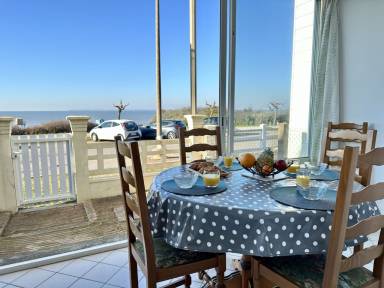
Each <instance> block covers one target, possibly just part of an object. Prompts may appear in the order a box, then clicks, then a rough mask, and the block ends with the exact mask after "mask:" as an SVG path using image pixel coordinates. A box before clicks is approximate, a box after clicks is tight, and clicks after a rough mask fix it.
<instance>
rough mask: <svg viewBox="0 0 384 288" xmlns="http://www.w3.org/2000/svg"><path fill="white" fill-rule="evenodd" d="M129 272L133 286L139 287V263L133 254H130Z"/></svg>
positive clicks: (133, 287)
mask: <svg viewBox="0 0 384 288" xmlns="http://www.w3.org/2000/svg"><path fill="white" fill-rule="evenodd" d="M129 272H130V274H131V275H130V277H129V279H130V282H131V288H138V287H139V280H138V278H137V263H136V260H135V258H133V256H132V255H129Z"/></svg>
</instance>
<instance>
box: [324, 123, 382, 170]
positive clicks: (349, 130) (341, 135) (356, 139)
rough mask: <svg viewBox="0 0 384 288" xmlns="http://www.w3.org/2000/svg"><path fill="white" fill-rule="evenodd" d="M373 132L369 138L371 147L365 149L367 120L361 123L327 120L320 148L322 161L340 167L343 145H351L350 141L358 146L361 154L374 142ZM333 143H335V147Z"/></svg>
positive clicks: (370, 148)
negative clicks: (322, 145) (337, 122)
mask: <svg viewBox="0 0 384 288" xmlns="http://www.w3.org/2000/svg"><path fill="white" fill-rule="evenodd" d="M373 133H374V134H375V135H372V137H373V138H374V139H370V140H371V141H369V142H370V145H371V147H369V149H367V141H368V122H364V123H363V124H362V125H359V124H354V123H339V124H334V123H332V122H329V123H328V127H327V129H326V132H325V143H324V148H323V150H322V154H323V155H322V158H323V162H324V163H327V164H329V165H330V166H339V167H341V160H342V158H343V148H344V147H343V146H346V145H348V146H352V145H351V143H356V144H357V145H358V146H359V147H360V153H361V154H364V153H366V152H368V151H370V150H372V149H373V148H374V146H375V142H376V132H373ZM372 140H373V141H372ZM334 143H336V147H335V145H334Z"/></svg>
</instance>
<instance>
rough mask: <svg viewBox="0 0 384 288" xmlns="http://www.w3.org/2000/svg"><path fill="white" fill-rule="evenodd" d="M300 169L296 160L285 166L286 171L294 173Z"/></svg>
mask: <svg viewBox="0 0 384 288" xmlns="http://www.w3.org/2000/svg"><path fill="white" fill-rule="evenodd" d="M299 169H300V164H299V162H297V161H294V162H293V163H292V165H291V166H289V167H288V168H287V172H288V173H292V174H296V173H297V171H299Z"/></svg>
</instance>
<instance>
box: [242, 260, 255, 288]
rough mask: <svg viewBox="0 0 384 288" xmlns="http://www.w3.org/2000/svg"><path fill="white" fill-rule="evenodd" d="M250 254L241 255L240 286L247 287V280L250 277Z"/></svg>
mask: <svg viewBox="0 0 384 288" xmlns="http://www.w3.org/2000/svg"><path fill="white" fill-rule="evenodd" d="M251 261H252V257H251V256H245V255H243V256H242V257H241V261H240V264H241V278H242V279H241V282H242V284H241V288H248V287H249V280H250V278H251V270H252V269H251Z"/></svg>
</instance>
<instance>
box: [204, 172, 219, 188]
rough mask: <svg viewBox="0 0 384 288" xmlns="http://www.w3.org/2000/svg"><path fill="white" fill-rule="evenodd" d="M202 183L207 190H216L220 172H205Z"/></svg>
mask: <svg viewBox="0 0 384 288" xmlns="http://www.w3.org/2000/svg"><path fill="white" fill-rule="evenodd" d="M203 182H204V186H205V187H207V188H216V187H217V186H218V185H219V183H220V171H205V172H204V174H203Z"/></svg>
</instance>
